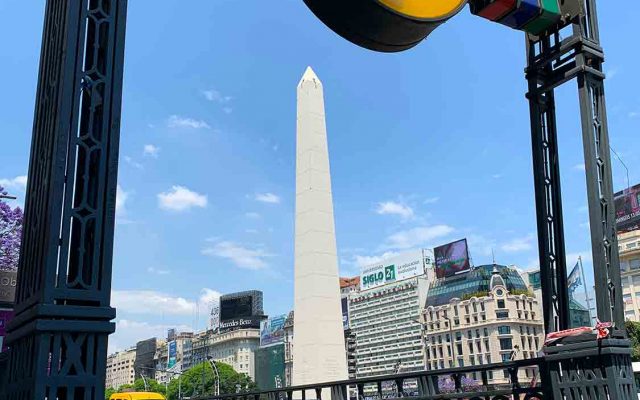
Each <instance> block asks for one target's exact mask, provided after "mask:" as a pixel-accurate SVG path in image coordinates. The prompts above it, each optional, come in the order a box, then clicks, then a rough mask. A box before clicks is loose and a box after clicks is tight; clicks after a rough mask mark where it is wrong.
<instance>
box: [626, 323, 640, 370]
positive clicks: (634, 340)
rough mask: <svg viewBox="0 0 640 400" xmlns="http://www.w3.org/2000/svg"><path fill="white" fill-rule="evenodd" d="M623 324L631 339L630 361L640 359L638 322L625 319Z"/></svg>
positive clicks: (639, 328)
mask: <svg viewBox="0 0 640 400" xmlns="http://www.w3.org/2000/svg"><path fill="white" fill-rule="evenodd" d="M624 326H625V328H626V329H627V335H629V340H631V361H640V322H633V321H625V323H624Z"/></svg>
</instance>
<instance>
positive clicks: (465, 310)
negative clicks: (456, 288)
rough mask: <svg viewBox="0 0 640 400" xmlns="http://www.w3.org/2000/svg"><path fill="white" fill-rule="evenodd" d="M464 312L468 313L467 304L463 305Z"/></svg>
mask: <svg viewBox="0 0 640 400" xmlns="http://www.w3.org/2000/svg"><path fill="white" fill-rule="evenodd" d="M464 312H465V314H469V306H468V305H466V306H464Z"/></svg>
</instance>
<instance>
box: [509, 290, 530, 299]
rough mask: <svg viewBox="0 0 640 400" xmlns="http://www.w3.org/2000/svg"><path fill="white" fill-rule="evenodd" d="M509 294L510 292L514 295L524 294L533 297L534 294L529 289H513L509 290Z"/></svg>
mask: <svg viewBox="0 0 640 400" xmlns="http://www.w3.org/2000/svg"><path fill="white" fill-rule="evenodd" d="M509 294H512V295H514V296H520V295H521V294H524V295H525V296H529V297H534V294H533V293H532V292H531V291H530V290H529V289H513V290H511V291H510V292H509Z"/></svg>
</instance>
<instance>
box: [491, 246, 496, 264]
mask: <svg viewBox="0 0 640 400" xmlns="http://www.w3.org/2000/svg"><path fill="white" fill-rule="evenodd" d="M491 258H493V265H496V253H494V252H493V247H492V248H491Z"/></svg>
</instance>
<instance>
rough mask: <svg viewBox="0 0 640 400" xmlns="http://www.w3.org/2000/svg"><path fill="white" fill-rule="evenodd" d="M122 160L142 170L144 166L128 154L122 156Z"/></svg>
mask: <svg viewBox="0 0 640 400" xmlns="http://www.w3.org/2000/svg"><path fill="white" fill-rule="evenodd" d="M124 161H125V162H126V163H127V164H129V165H131V166H132V167H133V168H135V169H139V170H143V169H144V166H143V165H142V164H140V163H139V162H137V161H136V160H134V159H133V158H131V157H129V156H124Z"/></svg>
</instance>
